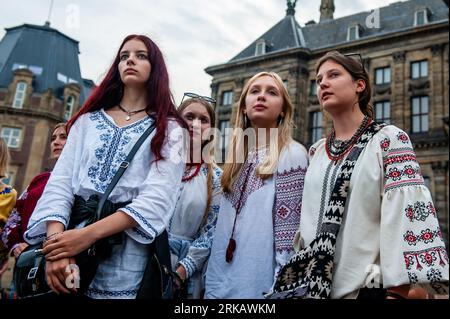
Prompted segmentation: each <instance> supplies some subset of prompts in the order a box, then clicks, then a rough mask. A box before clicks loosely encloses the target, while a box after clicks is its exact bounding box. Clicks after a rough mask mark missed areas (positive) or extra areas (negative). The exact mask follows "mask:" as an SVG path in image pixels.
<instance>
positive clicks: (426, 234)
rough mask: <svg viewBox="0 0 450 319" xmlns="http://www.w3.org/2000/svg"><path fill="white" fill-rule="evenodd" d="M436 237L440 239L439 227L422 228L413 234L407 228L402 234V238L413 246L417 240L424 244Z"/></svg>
mask: <svg viewBox="0 0 450 319" xmlns="http://www.w3.org/2000/svg"><path fill="white" fill-rule="evenodd" d="M436 238H440V239H442V232H441V230H440V228H439V227H438V228H437V229H436V230H431V229H429V228H427V229H425V230H422V231H421V232H420V234H419V235H417V234H414V232H413V231H411V230H408V231H407V232H406V233H405V234H404V235H403V240H404V241H405V242H407V243H408V245H410V246H415V245H416V244H417V243H418V242H423V243H425V244H428V243H432V242H433V241H434V240H435V239H436Z"/></svg>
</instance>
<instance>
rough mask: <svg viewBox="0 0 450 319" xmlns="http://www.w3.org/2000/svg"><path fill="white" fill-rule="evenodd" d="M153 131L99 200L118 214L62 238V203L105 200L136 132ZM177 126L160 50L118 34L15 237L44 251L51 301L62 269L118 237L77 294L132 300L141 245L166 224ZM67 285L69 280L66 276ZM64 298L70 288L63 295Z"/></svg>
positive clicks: (178, 171) (65, 214)
mask: <svg viewBox="0 0 450 319" xmlns="http://www.w3.org/2000/svg"><path fill="white" fill-rule="evenodd" d="M154 122H156V130H155V131H153V133H152V134H151V135H150V137H149V138H148V139H147V140H146V141H145V142H144V143H143V144H142V146H141V147H140V148H139V150H138V151H137V153H136V155H135V156H134V159H133V160H132V161H131V163H130V165H129V167H128V169H127V171H126V172H125V173H124V175H123V176H122V177H121V179H120V180H119V182H118V183H117V185H116V186H115V188H114V189H113V191H112V192H111V194H110V196H109V198H108V200H110V201H111V202H112V203H114V204H116V205H117V206H119V207H121V208H119V209H117V210H116V211H115V212H112V213H111V215H109V216H107V217H104V218H102V219H100V220H99V221H97V222H95V223H93V224H90V225H88V226H86V227H83V228H80V227H81V226H83V224H81V225H78V226H77V227H76V229H72V230H65V229H67V226H68V224H69V220H71V217H73V215H74V213H73V212H75V210H74V211H73V212H72V205H73V204H74V203H75V204H76V203H77V202H80V201H86V200H88V199H90V198H92V195H101V194H102V193H104V192H105V190H106V188H107V186H108V185H109V183H110V182H111V179H112V177H113V176H114V174H115V173H116V172H117V170H118V167H119V165H120V163H121V162H122V161H123V160H124V159H125V157H126V156H127V154H128V153H129V152H130V150H131V148H132V147H133V146H134V144H135V143H136V141H137V140H138V139H139V137H140V136H141V135H142V133H143V132H144V131H145V130H146V129H147V128H148V127H149V126H150V125H152V124H153V123H154ZM180 125H181V126H183V125H185V124H184V123H183V121H182V119H181V118H180V117H179V116H178V114H177V113H176V110H175V107H174V105H173V102H172V99H171V93H170V90H169V79H168V73H167V69H166V66H165V63H164V59H163V57H162V54H161V51H160V50H159V48H158V47H157V46H156V44H155V43H154V42H153V41H152V40H151V39H149V38H148V37H146V36H142V35H130V36H127V37H126V38H125V39H124V41H123V42H122V44H121V45H120V48H119V51H118V52H117V54H116V57H115V59H114V62H113V64H112V66H111V67H110V69H109V71H108V73H107V74H106V76H105V78H104V79H103V81H102V82H101V84H100V85H99V87H97V88H96V89H95V91H94V92H93V93H92V95H91V96H90V97H89V99H88V100H87V101H86V103H85V104H84V106H83V107H82V108H81V110H80V111H79V112H78V113H77V114H76V115H75V116H74V117H73V118H72V119H71V120H70V121H69V123H68V127H69V130H70V131H69V136H68V139H67V143H66V146H65V148H64V150H63V152H62V154H61V156H60V158H59V160H58V162H57V163H56V166H55V168H54V170H53V172H52V175H51V176H50V179H49V181H48V184H47V186H46V188H45V191H44V194H43V196H42V197H41V199H40V200H39V202H38V204H37V207H36V209H35V211H34V213H33V215H32V216H31V219H30V222H29V224H28V229H27V231H26V233H25V239H26V240H27V241H28V242H29V243H36V242H39V241H40V240H42V237H45V236H47V239H48V240H47V241H46V243H45V244H44V253H45V254H46V260H47V264H46V275H47V281H48V284H49V285H50V287H51V288H52V289H53V290H54V291H55V292H56V293H58V294H59V293H70V291H69V289H68V288H67V287H66V286H65V282H66V276H67V274H66V273H65V268H66V266H67V265H69V264H73V263H75V260H74V258H73V257H74V256H75V255H76V254H78V253H79V252H81V251H83V250H85V249H86V248H88V247H89V246H91V245H92V244H93V243H94V242H96V241H98V240H99V239H102V238H106V237H108V236H111V235H113V234H118V233H120V234H121V235H120V236H121V238H122V243H119V244H117V245H113V247H112V252H111V255H110V256H109V257H108V258H106V259H104V260H102V261H101V262H100V264H99V266H98V269H97V272H96V274H95V277H94V279H93V281H92V282H91V283H90V286H89V288H88V289H87V292H86V295H87V296H88V297H91V298H135V297H136V296H137V291H138V289H139V287H140V284H141V281H142V278H143V273H144V268H145V265H146V263H147V260H148V258H147V256H148V253H149V251H148V244H150V243H151V242H152V241H153V240H154V239H155V237H156V236H158V235H159V234H161V233H162V232H163V231H164V230H165V229H166V227H167V226H168V224H169V220H170V218H171V216H172V213H173V210H174V207H175V203H176V199H177V196H178V192H177V191H174V190H177V189H179V188H180V184H181V178H182V174H183V170H184V161H183V160H182V159H181V160H180V158H184V154H183V152H184V145H183V142H182V138H181V136H182V135H181V134H174V131H177V130H176V129H177V128H180ZM67 279H73V275H72V274H71V275H70V276H69V277H68V278H67ZM70 290H74V288H72V289H70Z"/></svg>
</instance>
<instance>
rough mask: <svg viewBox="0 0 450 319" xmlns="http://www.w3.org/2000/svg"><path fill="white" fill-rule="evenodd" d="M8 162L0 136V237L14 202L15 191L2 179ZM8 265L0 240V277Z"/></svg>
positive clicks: (6, 254) (5, 147)
mask: <svg viewBox="0 0 450 319" xmlns="http://www.w3.org/2000/svg"><path fill="white" fill-rule="evenodd" d="M8 164H9V150H8V145H7V144H6V142H5V140H4V139H3V138H1V137H0V237H1V235H2V234H3V227H4V226H5V223H6V220H7V219H8V216H9V215H10V214H11V211H12V209H13V208H14V204H15V203H16V197H17V192H16V190H15V189H14V188H12V187H11V186H9V185H6V184H5V183H4V182H3V179H4V178H6V177H7V169H8ZM7 265H8V249H7V248H6V247H5V246H4V245H3V243H2V242H1V241H0V278H1V276H2V274H3V273H4V272H5V271H6V269H7Z"/></svg>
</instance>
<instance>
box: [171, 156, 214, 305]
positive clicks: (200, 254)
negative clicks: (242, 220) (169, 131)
mask: <svg viewBox="0 0 450 319" xmlns="http://www.w3.org/2000/svg"><path fill="white" fill-rule="evenodd" d="M188 174H192V170H191V171H189V172H188ZM207 174H208V168H207V164H202V166H201V169H200V171H199V173H198V175H197V176H195V177H194V178H192V179H190V180H188V181H186V182H183V183H182V185H181V192H180V197H179V199H178V201H177V204H176V207H175V212H174V214H173V216H172V219H171V221H170V224H169V241H170V243H171V249H172V265H173V266H174V270H175V269H176V268H177V267H178V265H179V264H181V265H183V267H184V269H186V275H187V278H191V277H192V276H193V275H194V274H195V273H198V274H199V275H198V276H196V278H195V280H194V283H193V285H194V287H193V296H194V298H196V297H200V291H201V290H202V289H203V285H204V284H203V280H202V278H201V272H202V270H203V267H204V266H205V264H206V262H207V260H208V258H209V254H210V251H211V245H212V241H213V237H214V231H215V227H216V222H217V216H218V213H219V208H220V199H221V195H222V191H221V186H220V177H221V175H222V170H221V169H220V168H219V167H217V166H215V167H213V172H212V198H211V204H210V206H209V209H208V213H207V216H206V220H205V222H204V223H203V224H202V222H203V215H204V213H205V210H206V201H207Z"/></svg>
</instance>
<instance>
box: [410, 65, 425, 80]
mask: <svg viewBox="0 0 450 319" xmlns="http://www.w3.org/2000/svg"><path fill="white" fill-rule="evenodd" d="M426 77H428V61H427V60H424V61H416V62H411V79H420V78H426Z"/></svg>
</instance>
